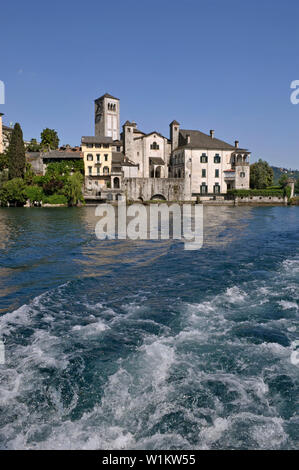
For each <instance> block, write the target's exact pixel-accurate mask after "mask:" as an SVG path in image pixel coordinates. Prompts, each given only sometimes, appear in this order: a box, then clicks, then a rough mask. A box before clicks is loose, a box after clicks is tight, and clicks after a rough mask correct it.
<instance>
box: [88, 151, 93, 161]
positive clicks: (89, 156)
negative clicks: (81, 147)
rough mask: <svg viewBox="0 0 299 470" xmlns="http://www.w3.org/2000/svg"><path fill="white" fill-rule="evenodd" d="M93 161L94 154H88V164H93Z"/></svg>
mask: <svg viewBox="0 0 299 470" xmlns="http://www.w3.org/2000/svg"><path fill="white" fill-rule="evenodd" d="M92 160H93V156H92V154H91V153H88V154H87V161H88V162H92Z"/></svg>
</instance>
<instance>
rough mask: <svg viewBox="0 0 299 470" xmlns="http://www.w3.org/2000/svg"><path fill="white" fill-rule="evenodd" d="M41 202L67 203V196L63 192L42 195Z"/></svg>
mask: <svg viewBox="0 0 299 470" xmlns="http://www.w3.org/2000/svg"><path fill="white" fill-rule="evenodd" d="M43 203H45V204H67V198H66V197H65V196H64V195H63V194H51V196H44V198H43Z"/></svg>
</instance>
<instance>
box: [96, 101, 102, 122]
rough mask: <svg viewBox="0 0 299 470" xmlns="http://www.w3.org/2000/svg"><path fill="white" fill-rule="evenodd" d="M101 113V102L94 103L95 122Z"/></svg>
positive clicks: (99, 118)
mask: <svg viewBox="0 0 299 470" xmlns="http://www.w3.org/2000/svg"><path fill="white" fill-rule="evenodd" d="M102 113H103V110H102V103H101V102H99V103H96V112H95V121H96V122H98V121H100V120H101V117H102Z"/></svg>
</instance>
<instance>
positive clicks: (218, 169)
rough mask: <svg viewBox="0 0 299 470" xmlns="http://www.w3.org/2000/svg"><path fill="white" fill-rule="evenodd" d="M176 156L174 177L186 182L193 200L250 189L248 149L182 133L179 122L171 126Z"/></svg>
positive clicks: (212, 136)
mask: <svg viewBox="0 0 299 470" xmlns="http://www.w3.org/2000/svg"><path fill="white" fill-rule="evenodd" d="M170 136H171V144H172V155H171V161H170V170H169V173H170V176H171V177H173V178H185V179H186V180H187V184H188V182H189V185H190V193H191V195H192V196H198V195H200V196H202V197H203V196H208V195H210V194H213V195H220V194H225V193H227V190H229V189H249V155H250V152H249V151H248V150H247V149H241V148H239V142H238V141H235V145H234V146H233V145H231V144H228V143H226V142H224V141H222V140H219V139H217V138H216V137H215V133H214V130H211V131H210V135H208V134H204V133H203V132H201V131H197V130H187V129H181V130H180V125H179V123H178V122H177V121H173V122H172V123H171V124H170Z"/></svg>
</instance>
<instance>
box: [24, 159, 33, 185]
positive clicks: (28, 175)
mask: <svg viewBox="0 0 299 470" xmlns="http://www.w3.org/2000/svg"><path fill="white" fill-rule="evenodd" d="M34 176H35V175H34V171H33V170H32V165H31V164H30V163H26V165H25V173H24V181H25V183H26V184H28V185H30V184H32V181H33V178H34Z"/></svg>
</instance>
